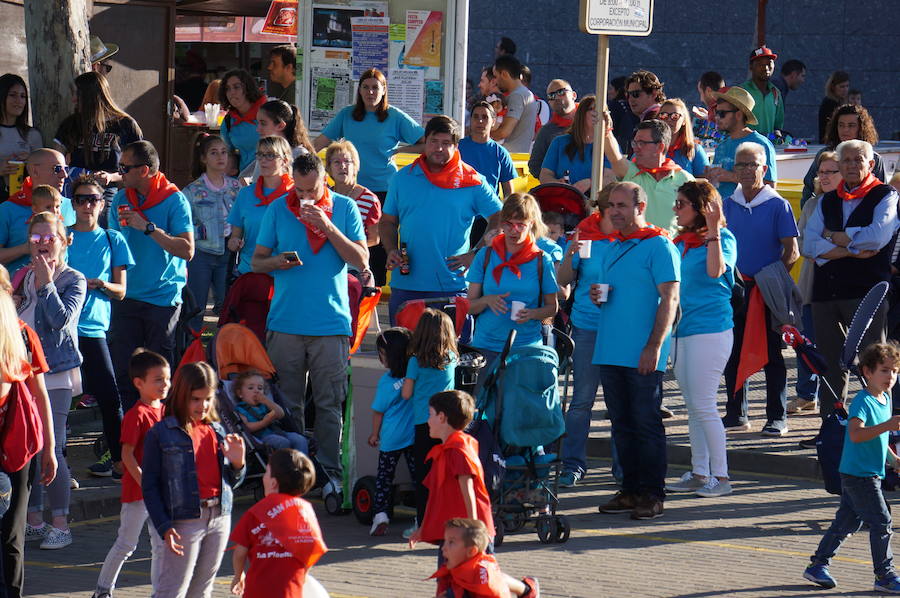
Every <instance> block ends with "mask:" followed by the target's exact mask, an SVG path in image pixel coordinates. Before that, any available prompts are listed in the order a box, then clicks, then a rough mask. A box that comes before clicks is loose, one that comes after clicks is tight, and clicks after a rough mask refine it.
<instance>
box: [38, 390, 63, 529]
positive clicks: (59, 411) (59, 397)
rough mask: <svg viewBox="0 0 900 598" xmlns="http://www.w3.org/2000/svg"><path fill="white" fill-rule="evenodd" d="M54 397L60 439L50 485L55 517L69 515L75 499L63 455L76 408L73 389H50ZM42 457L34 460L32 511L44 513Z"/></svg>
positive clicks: (55, 429)
mask: <svg viewBox="0 0 900 598" xmlns="http://www.w3.org/2000/svg"><path fill="white" fill-rule="evenodd" d="M47 394H48V395H49V396H50V411H52V412H53V435H54V437H55V439H56V451H55V453H56V461H57V463H58V467H57V469H56V477H55V478H53V481H52V482H50V485H49V486H47V488H46V490H47V501H48V502H49V503H50V512H51V514H52V515H53V516H54V517H59V516H61V515H68V514H69V499H70V498H71V496H72V486H71V485H70V484H71V481H70V480H69V465H68V463H67V462H66V457H65V455H64V454H63V449H64V448H66V421H68V419H69V407H71V406H72V389H71V388H58V389H55V390H48V391H47ZM40 457H41V456H40V454H38V455H36V456H35V458H34V459H32V461H31V462H32V467H34V484H33V485H32V486H31V497H30V498H29V499H28V511H29V512H42V511H43V510H44V486H42V485H41V484H40V482H39V480H40V479H41V458H40Z"/></svg>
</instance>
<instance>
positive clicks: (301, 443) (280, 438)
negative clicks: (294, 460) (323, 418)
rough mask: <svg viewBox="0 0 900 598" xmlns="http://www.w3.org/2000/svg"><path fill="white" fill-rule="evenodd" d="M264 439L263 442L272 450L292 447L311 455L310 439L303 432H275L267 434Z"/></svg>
mask: <svg viewBox="0 0 900 598" xmlns="http://www.w3.org/2000/svg"><path fill="white" fill-rule="evenodd" d="M262 441H263V444H264V445H266V446H267V447H268V448H269V449H270V450H272V451H277V450H278V449H283V448H292V449H295V450H298V451H300V452H301V453H303V454H304V455H307V456H309V441H308V440H307V439H306V436H304V435H303V434H297V433H296V432H274V433H272V434H266V435H265V436H264V437H263V439H262Z"/></svg>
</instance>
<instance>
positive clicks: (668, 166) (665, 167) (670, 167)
mask: <svg viewBox="0 0 900 598" xmlns="http://www.w3.org/2000/svg"><path fill="white" fill-rule="evenodd" d="M631 161H632V162H634V165H635V166H637V159H636V158H635V159H632V160H631ZM676 170H681V166H679V165H678V164H676V163H675V162H673V161H672V158H666V161H665V162H663V163H662V164H660V165H659V166H656V167H653V168H641V167H640V166H638V174H641V173H644V172H646V173H647V174H649V175H650V176H652V177H656V175H657V174H659V173H660V172H663V173H668V172H675V171H676Z"/></svg>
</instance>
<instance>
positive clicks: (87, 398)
mask: <svg viewBox="0 0 900 598" xmlns="http://www.w3.org/2000/svg"><path fill="white" fill-rule="evenodd" d="M96 405H97V399H96V398H94V397H93V396H91V395H89V394H83V395H81V400H80V401H78V404H77V405H75V409H88V408H90V407H94V406H96Z"/></svg>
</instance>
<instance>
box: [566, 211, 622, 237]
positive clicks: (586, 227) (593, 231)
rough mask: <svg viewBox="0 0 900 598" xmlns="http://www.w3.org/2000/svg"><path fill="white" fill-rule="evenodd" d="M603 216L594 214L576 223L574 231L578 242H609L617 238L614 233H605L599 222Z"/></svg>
mask: <svg viewBox="0 0 900 598" xmlns="http://www.w3.org/2000/svg"><path fill="white" fill-rule="evenodd" d="M602 221H603V215H602V214H601V213H600V212H594V213H593V214H591V215H590V216H588V217H587V218H585V219H584V220H582V221H581V222H579V223H578V226H577V227H576V230H577V231H578V240H579V241H611V240H613V239H616V238H618V237H617V236H616V233H615V232H612V233H605V232H603V227H602V226H601V224H600V223H601V222H602Z"/></svg>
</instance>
